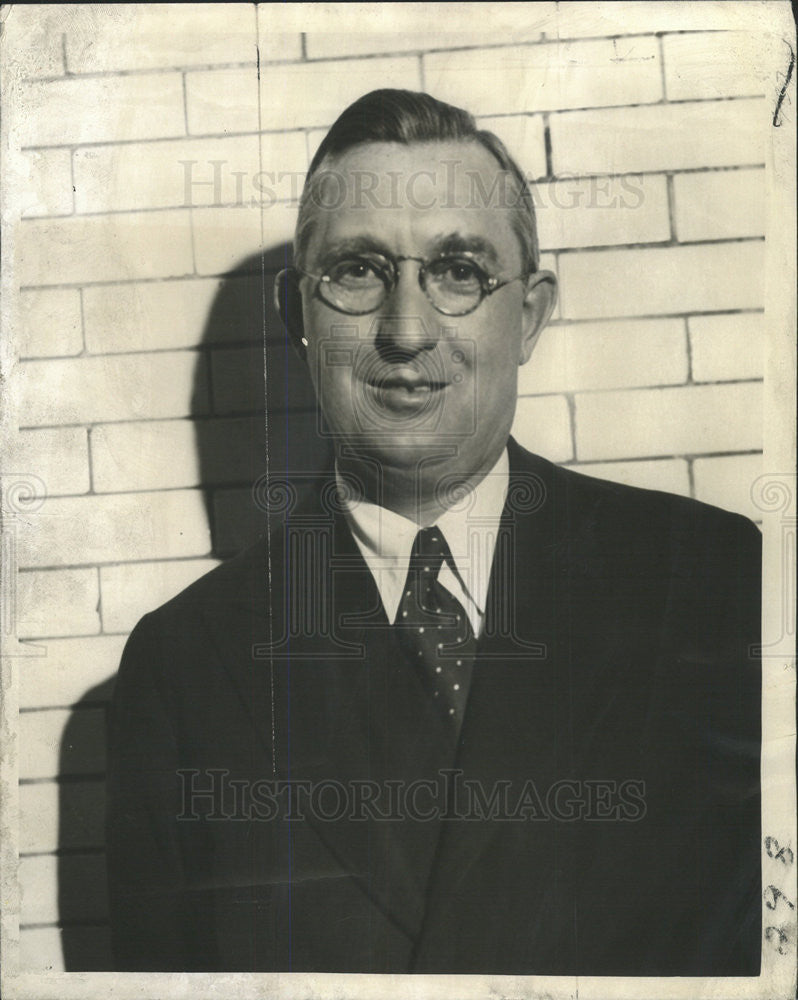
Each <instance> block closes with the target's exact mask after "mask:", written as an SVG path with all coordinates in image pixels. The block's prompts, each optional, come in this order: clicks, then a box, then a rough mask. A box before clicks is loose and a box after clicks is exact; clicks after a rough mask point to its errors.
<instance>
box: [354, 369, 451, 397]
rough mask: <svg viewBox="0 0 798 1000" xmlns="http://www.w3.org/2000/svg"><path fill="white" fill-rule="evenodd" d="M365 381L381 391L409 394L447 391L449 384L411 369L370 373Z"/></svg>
mask: <svg viewBox="0 0 798 1000" xmlns="http://www.w3.org/2000/svg"><path fill="white" fill-rule="evenodd" d="M364 381H365V382H366V383H367V384H368V385H370V386H373V387H374V388H375V389H381V390H386V389H387V390H393V389H396V390H404V391H405V392H408V393H414V392H419V391H420V392H430V391H436V390H440V389H445V388H446V386H447V385H448V384H449V383H448V382H446V381H444V380H442V379H433V378H430V377H429V375H428V374H426V373H425V372H419V371H417V370H416V369H411V368H399V369H389V370H388V371H384V372H369V373H368V375H367V376H366V378H365V379H364Z"/></svg>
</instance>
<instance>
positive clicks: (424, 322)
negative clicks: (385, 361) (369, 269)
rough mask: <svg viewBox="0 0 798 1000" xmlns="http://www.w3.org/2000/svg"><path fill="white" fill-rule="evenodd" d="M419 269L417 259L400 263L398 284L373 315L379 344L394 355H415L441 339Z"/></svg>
mask: <svg viewBox="0 0 798 1000" xmlns="http://www.w3.org/2000/svg"><path fill="white" fill-rule="evenodd" d="M418 269H419V264H418V263H417V262H416V261H414V260H403V261H401V262H400V263H399V264H398V266H397V280H396V284H395V285H394V287H393V289H392V290H391V291H390V293H389V294H388V295H387V296H386V298H385V301H384V302H383V304H382V306H381V307H380V310H379V312H378V314H377V316H376V317H375V319H374V327H375V341H376V345H377V347H378V349H379V350H381V351H382V352H383V353H388V354H390V355H391V356H397V355H398V356H400V357H412V356H413V355H415V354H418V353H419V352H421V351H428V350H431V349H432V348H433V347H434V346H435V344H436V343H437V341H438V332H437V331H438V322H437V313H436V312H435V310H434V308H433V306H432V304H431V303H430V301H429V299H428V298H427V296H426V295H425V294H424V292H423V290H422V288H421V285H420V284H419V280H418Z"/></svg>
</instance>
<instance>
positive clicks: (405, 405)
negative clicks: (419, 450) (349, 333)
mask: <svg viewBox="0 0 798 1000" xmlns="http://www.w3.org/2000/svg"><path fill="white" fill-rule="evenodd" d="M431 376H432V373H428V372H423V371H419V370H418V369H416V368H410V367H408V366H401V367H393V366H392V367H390V368H383V369H380V370H377V371H370V372H368V373H367V374H365V373H364V377H363V380H362V381H363V383H364V384H365V385H366V386H367V387H368V390H369V391H370V392H371V394H372V398H373V399H374V400H375V402H376V403H377V405H378V406H379V408H380V409H384V410H390V411H392V412H394V413H396V414H405V415H408V416H409V415H410V414H420V413H422V412H426V410H427V408H428V407H429V406H430V405H432V403H433V400H435V399H437V398H442V396H441V394H442V393H443V390H444V389H446V387H447V386H448V385H449V383H448V382H447V381H445V380H443V379H441V378H434V377H431Z"/></svg>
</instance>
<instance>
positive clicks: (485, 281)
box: [275, 250, 537, 317]
mask: <svg viewBox="0 0 798 1000" xmlns="http://www.w3.org/2000/svg"><path fill="white" fill-rule="evenodd" d="M374 256H375V257H380V258H381V259H382V260H384V261H385V262H386V263H387V264H389V265H390V267H391V271H390V272H389V273H387V274H385V275H383V274H378V277H379V278H380V280H381V281H382V283H383V286H384V288H385V297H384V298H383V299H382V301H381V302H380V303H379V304H378V305H376V306H374V307H373V308H372V309H364V310H363V311H362V312H351V311H349V310H347V309H343V308H342V307H341V306H340V305H336V304H335V303H333V302H330V301H328V300H327V299H325V298H324V296H323V295H322V294H321V292H320V291H319V289H320V288H321V285H322V282H327V283H328V284H329V283H330V276H329V274H327V273H325V274H314V273H313V272H311V271H306V270H305V269H304V268H302V267H297V266H294V267H286V268H283V270H282V271H280V272H279V273H278V274H277V275H276V277H275V286H277V285H279V282H280V281H281V279H282V278H283V277H284V276H288V275H289V274H291V273H295V274H301V275H303V276H304V277H306V278H315V279H316V287H315V288H314V290H313V294H314V296H315V297H317V298H318V299H319V300H320V301H321V302H323V303H324V304H325V305H326V306H329V307H330V309H334V310H335V312H339V313H341V314H342V315H344V316H368V315H369V314H370V313H373V312H376V310H377V309H379V308H380V306H381V305H382V303H383V302H384V301H385V298H387V297H388V296H389V295H390V294H391V292H392V291H393V290H394V289H395V288H396V286H397V284H398V282H399V264H401V263H402V262H403V261H406V260H414V261H416V263H418V264H420V265H421V266H420V267H419V269H418V284H419V287H420V288H421V291H422V292H423V293H424V295H425V296H426V297H427V300H428V301H429V303H430V304H431V305H432V307H433V309H435V311H436V312H438V313H440V314H441V315H442V316H456V317H459V316H469V315H471V313H473V312H476V310H477V309H479V307H480V306H481V305H482V303H483V302H484V301H485V299H486V298H487V297H488V296H489V295H493V293H494V292H498V291H499V289H500V288H504V287H505V286H506V285H510V284H512V283H513V282H514V281H520V280H522V279H524V278H528V277H530V276H531V275H532V274H534V273H535V272H536V270H537V268H534V267H533V268H532V270H531V271H529V272H525V271H522V272H521V273H520V274H516V275H515V276H514V277H512V278H507V279H506V280H505V281H500V280H499V278H497V277H493V276H492V275H489V274H488V273H487V272H486V271H485V270H484V269H483V268H482V266H481V265H480V264H479V263H478V262H477V261H476V260H474V259H473V258H474V257H475V256H476V255H475V254H472V253H471V252H470V251H468V250H463V251H461V252H459V253H454V254H448V253H443V254H440V255H439V256H437V257H431V258H429V259H427V258H424V257H415V256H411V255H405V254H402V255H399V256H396V257H394V256H388V255H386V254H383V253H375V254H374ZM352 257H353V258H355V257H363V255H362V254H356V253H355V254H352ZM364 259H366V258H365V257H364ZM458 259H464V260H467V261H468V262H469V263H470V264H472V265H473V267H474V269H475V272H476V277H477V280H478V281H479V287H480V289H481V295H480V298H479V301H478V302H476V303H475V304H474V305H473V306H472V307H471V308H470V309H466V311H465V312H460V313H449V312H445V311H444V310H443V309H440V308H439V307H438V306H437V305H435V303H434V302H433V300H432V297H431V296H430V293H429V292H428V291H427V287H426V282H425V275H426V273H427V268H428V267H429V265H430V264H434V263H436V262H438V261H441V260H453V261H457V260H458ZM385 277H388V278H390V284H386V283H385V280H384V278H385Z"/></svg>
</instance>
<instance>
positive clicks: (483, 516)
mask: <svg viewBox="0 0 798 1000" xmlns="http://www.w3.org/2000/svg"><path fill="white" fill-rule="evenodd" d="M336 479H337V481H338V484H339V487H340V486H341V477H340V475H339V473H338V470H337V468H336ZM508 483H509V459H508V456H507V449H506V448H505V449H504V450H503V451H502V453H501V456H500V457H499V460H498V461H497V462H496V464H495V465H494V466H493V468H492V469H491V470H490V472H488V474H487V475H486V476H484V478H483V479H481V480H480V482H479V483H478V484H477V485H476V486H475V487H474V489H473V490H471V491H470V492H469V493H468V494H467V495H466V496H464V497H463V498H462V500H461V501H460V502H458V503H456V504H455V505H454V506H453V507H452V508H450V509H449V510H447V511H446V513H444V514H442V515H441V517H440V518H439V519H438V520H437V522H436V526H437V527H438V528H440V530H441V531H442V532H443V536H444V538H445V539H446V542H447V544H448V546H449V549H450V550H451V553H452V558H453V559H454V562H455V565H456V567H457V572H458V573H459V576H460V580H459V581H458V580H457V577H456V576H455V575H454V574H453V573H451V571H450V570H449V569H448V567H446V566H445V565H444V567H443V568H442V570H441V574H440V576H439V580H440V582H441V583H443V584H444V585H445V586H447V587H448V588H449V589H451V590H452V591H453V592H454V593H455V596H456V597H458V599H464V606H465V607H466V611H468V613H469V618H471V621H472V625H474V626H475V628H474V631H475V632H478V631H479V628H478V627H476V626H477V625H478V624H480V623H481V620H482V616H483V614H484V610H485V604H486V599H487V594H488V586H489V583H490V571H491V566H492V563H493V552H494V549H495V545H496V535H497V532H498V527H499V521H500V520H501V515H502V510H503V509H504V501H505V499H506V497H507V488H508ZM341 493H342V495H343V496H344V498H345V500H344V505H345V510H346V519H347V522H348V524H349V527H350V529H351V531H352V534H353V536H354V538H355V541H356V542H357V545H358V548H359V549H360V551H361V553H362V555H363V558H364V559H365V561H366V564H367V565H368V567H369V569H370V570H371V573H372V575H373V576H374V579H375V581H376V584H377V588H378V590H379V592H380V597H381V598H382V603H383V606H384V608H385V612H386V614H387V616H388V620H389V621H390V622H393V621H394V620H395V618H396V614H397V611H398V608H399V601H400V599H401V596H402V588H403V586H404V583H405V580H406V578H407V571H408V566H409V563H410V551H411V549H412V547H413V541H414V539H415V537H416V534H417V533H418V531H419V530H420V527H421V526H420V525H418V524H416V523H415V521H412V520H410V519H409V518H406V517H403V516H402V515H401V514H397V513H396V512H395V511H392V510H388V509H387V508H385V507H380V506H378V505H377V504H372V503H369V502H368V501H365V500H348V499H346V490H345V489H342V490H341ZM458 590H461V591H462V593H457V591H458ZM469 604H471V605H472V606H471V607H469Z"/></svg>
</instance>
